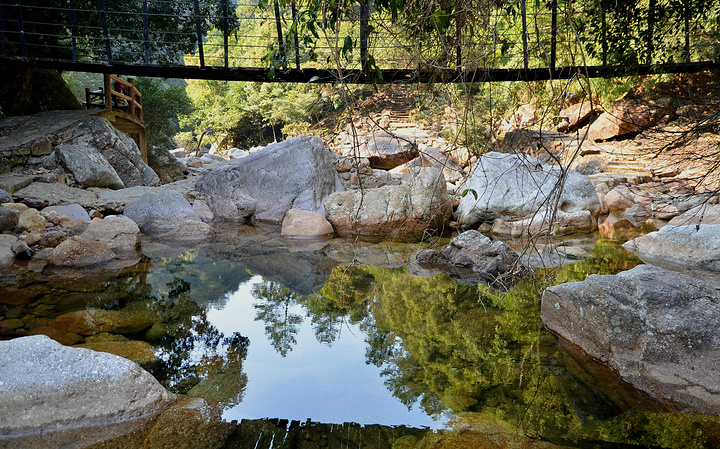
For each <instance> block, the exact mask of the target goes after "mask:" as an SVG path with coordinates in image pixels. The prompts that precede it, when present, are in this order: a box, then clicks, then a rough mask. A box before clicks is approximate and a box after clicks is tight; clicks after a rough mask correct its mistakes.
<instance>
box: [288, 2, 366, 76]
mask: <svg viewBox="0 0 720 449" xmlns="http://www.w3.org/2000/svg"><path fill="white" fill-rule="evenodd" d="M290 7H291V8H292V19H293V27H294V28H295V33H293V35H294V36H293V37H294V39H295V68H296V69H297V70H300V39H299V38H298V31H297V27H298V23H297V9H296V8H295V0H293V1H292V2H291V3H290ZM360 8H362V6H360ZM360 14H361V15H362V10H361V13H360ZM361 27H362V25H361ZM360 33H362V31H361V32H360Z"/></svg>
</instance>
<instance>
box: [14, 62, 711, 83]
mask: <svg viewBox="0 0 720 449" xmlns="http://www.w3.org/2000/svg"><path fill="white" fill-rule="evenodd" d="M0 64H2V65H3V66H6V67H30V68H46V69H48V68H49V69H55V70H68V71H76V72H91V73H106V74H110V73H117V74H121V75H133V76H149V77H156V78H184V79H206V80H223V81H258V82H265V83H268V82H290V83H307V82H310V80H313V82H317V83H334V82H336V81H337V79H338V73H337V71H336V70H327V69H310V68H306V69H302V70H300V71H298V70H295V69H290V70H282V71H277V72H275V77H274V78H273V79H270V78H268V72H269V71H268V69H267V68H259V67H204V68H203V67H198V66H153V65H149V66H148V65H142V64H120V63H115V64H104V63H98V62H71V61H58V60H47V59H23V58H18V57H10V56H6V57H0ZM582 69H583V72H585V71H587V75H588V76H589V77H590V78H608V77H622V76H630V75H654V74H661V73H698V72H715V71H720V61H718V62H715V61H702V62H692V63H670V64H652V65H646V64H643V65H639V66H635V67H631V66H608V67H603V66H588V67H583V68H582ZM577 71H578V67H577V66H569V67H557V68H555V70H549V69H548V68H534V69H529V70H524V69H492V68H488V69H482V68H479V69H474V70H464V71H461V72H459V71H456V70H452V69H441V70H423V69H420V70H410V69H407V70H405V69H391V70H381V71H380V74H381V76H382V78H381V79H380V80H377V79H375V78H372V77H369V76H367V75H366V74H364V73H362V71H361V70H343V75H345V76H347V79H348V82H349V83H350V84H373V83H375V82H385V83H400V84H412V83H427V82H443V83H460V82H465V81H467V80H473V81H474V82H489V81H546V80H550V79H570V78H572V77H574V76H576V75H577ZM315 77H317V79H315Z"/></svg>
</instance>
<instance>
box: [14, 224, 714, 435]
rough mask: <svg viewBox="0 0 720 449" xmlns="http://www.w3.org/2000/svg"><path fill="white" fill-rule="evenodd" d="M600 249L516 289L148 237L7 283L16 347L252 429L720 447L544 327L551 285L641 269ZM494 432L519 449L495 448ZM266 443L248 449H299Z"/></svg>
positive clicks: (306, 254) (303, 252) (248, 245)
mask: <svg viewBox="0 0 720 449" xmlns="http://www.w3.org/2000/svg"><path fill="white" fill-rule="evenodd" d="M583 245H584V246H585V248H586V249H588V250H589V251H590V252H591V257H589V258H586V259H584V260H582V261H577V262H574V263H570V264H566V265H564V266H561V267H555V268H546V269H538V270H537V273H536V275H535V276H534V277H531V278H527V279H525V280H522V281H521V282H519V283H518V284H517V285H515V286H513V287H512V288H511V289H509V290H508V291H506V292H498V291H495V290H493V289H491V288H489V287H487V286H485V285H463V283H461V282H456V281H455V280H453V279H450V278H449V277H448V276H446V275H442V274H437V273H433V272H429V271H427V270H425V269H423V268H421V267H419V266H417V265H416V264H415V263H414V254H415V253H416V252H417V250H418V249H419V248H421V246H419V245H406V244H401V243H376V244H369V243H368V244H365V243H358V242H347V241H343V240H332V241H329V242H288V241H284V240H282V239H280V238H279V236H278V235H277V232H276V231H275V230H262V229H257V228H240V229H232V228H228V229H227V230H224V231H222V232H219V233H218V236H217V239H216V241H214V242H212V243H205V244H201V245H197V246H195V247H191V248H189V247H178V246H172V245H167V244H163V243H159V242H152V241H149V240H147V241H143V243H142V256H141V257H140V256H139V258H138V260H131V261H127V262H126V263H124V264H121V266H118V267H115V268H108V267H106V268H104V269H101V270H95V271H92V272H91V271H84V272H82V273H78V272H69V271H63V270H54V269H51V268H50V267H44V266H42V264H37V263H35V264H34V265H33V264H31V265H29V266H14V267H10V268H8V269H5V270H4V271H3V273H2V281H3V283H2V295H0V298H2V299H0V330H2V332H3V333H4V334H3V335H4V336H2V337H0V338H13V337H17V336H21V335H26V334H32V333H39V332H40V333H47V334H48V335H53V338H56V339H59V340H61V341H63V342H64V343H66V344H81V345H85V346H86V347H91V348H93V349H98V350H107V351H111V352H115V353H118V354H122V355H124V356H126V357H129V358H132V359H134V360H137V361H138V362H139V363H141V364H142V365H143V366H144V367H145V368H146V369H148V370H149V371H150V372H151V373H153V375H155V376H156V377H157V378H158V380H159V381H160V382H161V383H162V384H163V385H165V386H166V387H167V388H168V389H170V390H172V391H174V392H176V393H180V394H185V395H189V396H198V397H203V398H207V399H211V400H214V401H218V402H219V404H220V405H221V407H222V417H223V419H225V420H226V421H238V422H239V423H242V422H250V421H251V420H262V419H266V418H267V419H271V420H272V419H273V418H276V419H280V420H288V421H290V422H292V421H297V422H300V423H305V422H308V420H311V421H312V422H313V423H329V424H333V423H334V424H338V425H340V424H342V423H348V422H349V423H357V424H360V425H362V426H366V427H367V426H370V425H380V426H379V427H377V426H376V428H377V429H379V430H377V435H381V434H383V429H396V428H397V427H393V426H403V427H404V428H418V429H431V430H442V431H444V432H450V434H452V435H455V437H454V438H456V439H455V440H453V441H459V440H458V439H461V438H468V437H467V435H477V436H478V437H477V438H480V439H481V440H482V441H485V442H486V443H487V444H485V443H483V445H479V443H477V441H480V440H478V439H474V440H470V442H469V443H467V444H465V445H464V446H463V445H459V446H457V447H503V446H505V445H508V444H510V445H511V446H517V447H554V445H559V446H563V447H588V448H590V447H592V448H595V447H603V448H604V447H669V448H692V447H697V448H710V447H720V446H719V445H720V421H719V420H718V419H717V417H714V416H707V415H701V414H694V413H668V412H667V411H665V410H662V409H660V408H659V406H658V405H657V404H655V403H654V402H653V401H652V400H651V399H650V398H648V397H646V396H644V395H643V394H640V393H638V392H637V391H634V390H633V389H632V388H630V387H629V386H627V385H625V384H623V383H622V382H620V381H619V380H618V379H617V378H615V377H614V376H613V374H612V373H611V372H608V370H606V369H604V367H602V366H598V365H597V364H595V363H594V362H592V361H589V360H583V359H582V357H581V356H580V355H579V354H577V353H576V351H575V350H574V349H573V348H566V347H564V346H563V345H562V344H560V342H558V341H557V340H556V339H555V337H553V336H552V335H551V334H549V333H548V332H547V331H546V330H545V329H544V327H543V324H542V321H541V319H540V297H541V293H542V291H543V289H544V288H545V287H546V286H548V285H553V284H557V283H562V282H571V281H577V280H582V279H584V278H585V277H586V276H587V275H588V274H590V273H604V274H607V273H616V272H619V271H622V270H627V269H630V268H632V267H633V266H634V265H636V264H638V263H640V262H639V260H637V259H636V258H634V257H633V256H632V255H630V254H629V253H627V252H625V251H624V250H623V249H622V248H621V247H620V246H619V245H618V244H617V243H613V242H609V241H606V240H602V239H596V238H594V237H593V238H590V239H584V240H583ZM87 309H101V310H104V311H105V312H104V315H103V316H105V317H106V318H104V320H105V321H103V322H102V323H95V326H96V327H94V328H93V327H92V326H91V327H86V328H83V327H78V326H79V325H78V322H80V321H82V320H81V319H80V320H76V321H73V320H72V319H71V318H73V317H77V316H79V317H82V314H83V313H84V311H86V310H87ZM83 322H84V321H83ZM68 323H73V326H74V327H72V328H70V327H68ZM63 326H65V327H63ZM138 345H143V346H142V347H143V348H144V349H145V350H138V349H137V348H138ZM275 422H277V421H275ZM291 426H292V425H291ZM348 432H349V431H348ZM453 432H454V433H453ZM431 433H433V432H431ZM392 434H393V432H389V433H387V435H392ZM398 435H399V434H395V436H392V437H391V436H388V437H387V438H389V439H388V440H387V441H384V442H383V444H380V442H379V440H378V442H375V443H373V444H374V446H373V445H371V446H367V447H453V446H451V445H447V444H446V445H445V446H443V444H441V443H439V442H438V441H440V440H439V439H438V438H435V439H432V438H430V437H423V436H422V434H414V435H413V436H412V438H413V439H412V440H408V439H406V440H403V441H404V443H403V444H406V445H405V446H401V445H400V443H398V441H400V440H399V439H398V440H397V441H396V440H394V439H393V438H397V436H398ZM488 435H491V436H492V438H496V437H497V435H504V436H503V437H502V438H500V440H498V439H497V438H496V439H495V440H493V443H492V444H494V445H495V446H492V445H490V443H489V442H488V441H489V440H488V438H490V437H488ZM508 435H512V437H509V436H508ZM405 436H407V437H408V438H410V435H405ZM308 438H309V437H308ZM322 438H325V437H317V438H316V440H315V442H316V444H317V445H318V447H323V444H325V443H323V441H330V440H327V439H326V440H323V439H322ZM402 438H404V437H402ZM402 438H401V439H402ZM428 438H430V439H428ZM483 438H484V439H483ZM260 441H261V439H260V437H258V438H257V439H251V440H250V443H248V444H249V446H247V447H268V448H269V447H278V448H279V447H286V446H287V444H286V446H281V445H280V443H276V442H275V440H274V439H271V440H270V442H267V443H263V444H264V446H263V445H262V444H261V445H260V446H258V444H259V442H260ZM283 441H289V440H287V437H286V436H285V437H283ZM308 441H309V440H308ZM347 441H349V440H347ZM356 443H357V442H356ZM356 443H354V444H355V446H358V444H359V447H363V446H365V445H364V444H361V443H357V444H356ZM410 443H412V444H410ZM538 444H540V445H538ZM189 447H192V446H189ZM229 447H230V446H229ZM231 447H246V446H243V445H240V444H238V445H236V446H231ZM287 447H291V446H287ZM297 447H300V446H297ZM302 447H306V446H302ZM308 447H310V446H308ZM343 447H344V446H343Z"/></svg>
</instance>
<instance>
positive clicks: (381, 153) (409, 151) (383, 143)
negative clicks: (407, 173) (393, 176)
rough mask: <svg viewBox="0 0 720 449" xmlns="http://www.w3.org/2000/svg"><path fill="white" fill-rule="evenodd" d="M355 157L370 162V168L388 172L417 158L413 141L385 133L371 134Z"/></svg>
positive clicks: (416, 150)
mask: <svg viewBox="0 0 720 449" xmlns="http://www.w3.org/2000/svg"><path fill="white" fill-rule="evenodd" d="M356 156H357V157H364V158H367V159H368V160H369V161H370V167H372V168H380V169H385V170H390V169H392V168H395V167H397V166H398V165H402V164H404V163H406V162H410V161H411V160H413V159H415V158H416V157H417V156H418V149H417V146H416V145H415V141H414V139H411V138H407V137H397V136H393V135H391V134H387V133H377V134H371V135H369V136H368V137H367V140H366V142H365V143H364V144H362V145H361V146H360V148H359V150H358V154H357V155H356Z"/></svg>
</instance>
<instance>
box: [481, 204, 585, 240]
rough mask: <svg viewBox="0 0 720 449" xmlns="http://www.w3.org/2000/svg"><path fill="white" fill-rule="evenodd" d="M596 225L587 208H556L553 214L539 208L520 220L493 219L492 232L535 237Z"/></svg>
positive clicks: (583, 230) (511, 235)
mask: <svg viewBox="0 0 720 449" xmlns="http://www.w3.org/2000/svg"><path fill="white" fill-rule="evenodd" d="M597 226H598V224H597V220H595V217H593V216H592V214H590V211H588V210H578V211H574V212H563V211H562V210H558V211H555V213H554V214H553V213H551V212H550V211H546V210H539V211H538V212H537V213H536V214H535V215H533V216H532V217H530V218H525V219H522V220H513V221H509V220H495V222H494V223H493V225H492V233H493V234H496V235H502V236H507V237H520V236H523V237H536V236H539V235H547V234H550V235H563V234H572V233H574V232H588V231H594V230H595V229H597Z"/></svg>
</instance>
